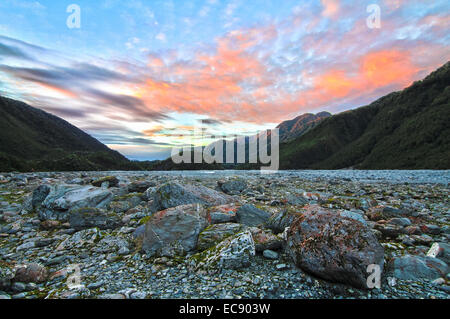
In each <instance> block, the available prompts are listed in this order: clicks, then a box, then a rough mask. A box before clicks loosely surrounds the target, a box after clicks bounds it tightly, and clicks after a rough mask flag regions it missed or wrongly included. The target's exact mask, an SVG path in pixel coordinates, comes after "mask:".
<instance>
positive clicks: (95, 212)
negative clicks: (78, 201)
mask: <svg viewBox="0 0 450 319" xmlns="http://www.w3.org/2000/svg"><path fill="white" fill-rule="evenodd" d="M69 224H70V227H71V228H73V229H75V230H82V229H87V228H94V227H98V228H100V229H114V228H117V227H119V226H120V224H121V221H120V219H119V217H118V216H117V214H114V213H111V212H108V211H106V210H104V209H100V208H91V207H82V208H77V209H73V210H71V211H70V214H69Z"/></svg>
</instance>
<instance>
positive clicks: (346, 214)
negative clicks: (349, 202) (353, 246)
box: [339, 210, 367, 226]
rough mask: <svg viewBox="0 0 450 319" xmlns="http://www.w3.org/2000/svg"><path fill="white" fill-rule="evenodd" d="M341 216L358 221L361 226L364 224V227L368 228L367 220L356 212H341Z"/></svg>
mask: <svg viewBox="0 0 450 319" xmlns="http://www.w3.org/2000/svg"><path fill="white" fill-rule="evenodd" d="M339 215H340V216H341V217H347V218H351V219H354V220H357V221H359V222H360V223H361V224H363V225H364V226H367V222H366V220H365V219H364V217H363V216H362V215H361V214H358V213H355V212H352V211H349V210H344V211H341V212H340V213H339Z"/></svg>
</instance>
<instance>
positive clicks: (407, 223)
mask: <svg viewBox="0 0 450 319" xmlns="http://www.w3.org/2000/svg"><path fill="white" fill-rule="evenodd" d="M388 223H389V224H394V225H398V226H402V227H407V226H411V225H412V222H411V220H410V219H409V218H406V217H403V218H391V219H390V220H388Z"/></svg>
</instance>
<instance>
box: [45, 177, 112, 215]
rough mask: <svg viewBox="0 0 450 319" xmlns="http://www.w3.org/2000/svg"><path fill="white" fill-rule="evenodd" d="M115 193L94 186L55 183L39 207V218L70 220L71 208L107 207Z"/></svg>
mask: <svg viewBox="0 0 450 319" xmlns="http://www.w3.org/2000/svg"><path fill="white" fill-rule="evenodd" d="M112 197H113V194H112V193H111V192H110V191H108V190H104V189H99V188H97V187H94V186H80V185H55V186H52V187H51V190H50V192H49V194H48V195H47V197H46V198H45V200H44V201H43V202H42V203H41V205H40V207H39V208H38V213H39V218H40V219H41V220H42V221H45V220H58V221H62V222H66V221H68V218H69V212H70V210H75V209H77V208H82V207H93V208H106V206H107V205H108V204H109V202H111V200H112Z"/></svg>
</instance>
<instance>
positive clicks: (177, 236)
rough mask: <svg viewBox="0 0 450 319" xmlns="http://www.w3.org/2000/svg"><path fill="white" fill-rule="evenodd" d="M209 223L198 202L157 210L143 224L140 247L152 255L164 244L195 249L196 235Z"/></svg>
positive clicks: (205, 212)
mask: <svg viewBox="0 0 450 319" xmlns="http://www.w3.org/2000/svg"><path fill="white" fill-rule="evenodd" d="M209 224H210V217H209V214H208V212H207V210H206V209H205V208H204V207H203V206H202V205H200V204H191V205H182V206H178V207H174V208H169V209H166V210H164V211H159V212H157V213H156V214H154V215H153V216H152V217H151V218H150V220H149V221H148V222H147V223H146V225H145V231H144V236H143V242H142V249H143V250H144V251H145V252H146V254H147V255H149V256H153V255H155V254H156V253H157V252H158V251H159V250H161V249H163V248H164V247H166V246H173V245H175V246H181V247H182V248H183V250H184V251H185V252H189V251H192V250H194V249H195V247H196V246H197V240H198V235H199V234H200V233H201V232H202V231H203V230H204V229H205V228H206V227H207V226H208V225H209Z"/></svg>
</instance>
